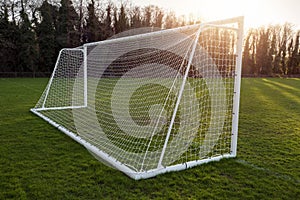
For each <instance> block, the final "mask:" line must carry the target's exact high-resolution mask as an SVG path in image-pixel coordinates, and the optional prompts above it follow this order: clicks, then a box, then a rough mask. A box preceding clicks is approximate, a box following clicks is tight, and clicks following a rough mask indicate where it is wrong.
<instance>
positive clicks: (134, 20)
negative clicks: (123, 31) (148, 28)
mask: <svg viewBox="0 0 300 200" xmlns="http://www.w3.org/2000/svg"><path fill="white" fill-rule="evenodd" d="M141 16H142V14H141V11H140V7H137V6H136V7H134V8H133V10H132V11H131V15H130V27H131V28H140V27H141V26H142V19H141Z"/></svg>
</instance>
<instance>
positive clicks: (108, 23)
mask: <svg viewBox="0 0 300 200" xmlns="http://www.w3.org/2000/svg"><path fill="white" fill-rule="evenodd" d="M111 10H112V9H111V4H109V5H108V6H107V8H106V18H105V21H104V27H105V30H104V33H105V38H104V39H107V38H109V37H111V36H112V35H113V29H112V26H111V25H112V19H111Z"/></svg>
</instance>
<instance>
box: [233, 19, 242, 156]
mask: <svg viewBox="0 0 300 200" xmlns="http://www.w3.org/2000/svg"><path fill="white" fill-rule="evenodd" d="M238 26H239V32H238V41H237V57H236V68H235V82H234V97H233V113H232V114H233V117H232V135H231V149H230V150H231V154H232V156H234V157H235V156H236V152H237V137H238V122H239V107H240V90H241V73H242V48H243V28H244V18H243V17H240V18H239V21H238Z"/></svg>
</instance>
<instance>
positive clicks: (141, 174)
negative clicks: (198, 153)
mask: <svg viewBox="0 0 300 200" xmlns="http://www.w3.org/2000/svg"><path fill="white" fill-rule="evenodd" d="M232 157H233V156H232V155H231V154H224V155H220V156H216V157H211V158H207V159H202V160H193V161H189V162H186V163H182V164H177V165H172V166H168V167H164V168H159V169H154V170H149V171H146V172H135V173H134V174H128V173H125V174H127V175H128V176H130V177H131V178H133V179H135V180H140V179H147V178H151V177H155V176H157V175H159V174H164V173H168V172H175V171H181V170H185V169H188V168H192V167H195V166H198V165H202V164H205V163H208V162H216V161H220V160H221V159H223V158H232Z"/></svg>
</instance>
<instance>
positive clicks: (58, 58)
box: [42, 49, 64, 108]
mask: <svg viewBox="0 0 300 200" xmlns="http://www.w3.org/2000/svg"><path fill="white" fill-rule="evenodd" d="M63 50H64V49H62V50H60V51H59V54H58V57H57V60H56V63H55V67H54V69H53V72H52V74H51V78H50V80H49V82H48V85H47V90H46V94H45V98H44V101H43V104H42V108H44V107H45V104H46V101H47V98H48V94H49V91H50V86H51V84H52V81H53V78H54V75H55V72H56V69H57V66H58V63H59V60H60V56H61V53H62V52H63Z"/></svg>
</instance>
